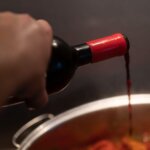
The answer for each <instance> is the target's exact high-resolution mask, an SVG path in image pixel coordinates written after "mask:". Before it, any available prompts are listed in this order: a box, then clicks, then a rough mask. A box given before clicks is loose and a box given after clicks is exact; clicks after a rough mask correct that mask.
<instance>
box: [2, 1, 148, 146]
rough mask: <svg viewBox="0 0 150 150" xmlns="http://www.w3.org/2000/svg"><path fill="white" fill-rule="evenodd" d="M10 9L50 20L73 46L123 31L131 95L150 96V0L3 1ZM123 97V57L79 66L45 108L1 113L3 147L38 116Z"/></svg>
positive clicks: (60, 34) (17, 109)
mask: <svg viewBox="0 0 150 150" xmlns="http://www.w3.org/2000/svg"><path fill="white" fill-rule="evenodd" d="M6 10H7V11H8V10H9V11H14V12H21V13H29V14H30V15H32V16H33V17H35V18H37V19H39V18H43V19H46V20H48V21H49V22H50V23H51V25H52V26H53V29H54V33H55V35H58V36H60V37H61V38H63V39H64V40H65V41H67V42H68V43H69V44H71V45H74V44H79V43H82V42H85V41H88V40H90V39H94V38H99V37H103V36H106V35H110V34H113V33H116V32H123V33H124V34H126V35H127V36H128V37H129V40H130V43H131V49H130V54H131V75H132V81H133V87H132V93H149V91H150V82H149V77H150V59H149V54H150V1H149V0H142V1H137V0H132V1H131V0H125V1H120V0H1V1H0V11H1V12H2V11H6ZM121 94H126V85H125V67H124V59H123V57H118V58H113V59H110V60H107V61H103V62H100V63H97V64H93V65H86V66H84V67H81V68H79V69H78V70H77V72H76V73H75V75H74V77H73V79H72V80H71V83H70V85H69V86H68V87H67V88H66V89H65V90H64V91H63V92H61V93H59V94H57V95H51V96H49V104H48V106H46V108H43V109H42V110H40V111H33V112H29V111H28V110H27V108H26V107H25V105H19V106H16V107H12V108H9V109H3V110H1V111H0V149H5V148H9V147H11V138H12V136H13V134H14V133H15V132H16V131H17V129H19V127H21V126H22V125H23V124H24V123H25V122H27V121H28V120H30V119H31V118H33V117H34V116H37V115H39V114H42V113H45V112H49V113H53V114H55V115H56V114H59V113H61V112H63V111H65V110H67V109H70V108H73V107H75V106H78V105H80V104H83V103H86V102H89V101H93V100H97V99H101V98H106V97H111V96H117V95H121Z"/></svg>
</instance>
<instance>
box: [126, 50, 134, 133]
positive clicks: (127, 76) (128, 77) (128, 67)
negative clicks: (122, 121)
mask: <svg viewBox="0 0 150 150" xmlns="http://www.w3.org/2000/svg"><path fill="white" fill-rule="evenodd" d="M124 58H125V67H126V84H127V95H128V101H129V103H128V113H129V135H132V132H133V127H132V117H133V114H132V105H131V86H132V83H131V78H130V55H129V52H127V53H126V54H125V56H124Z"/></svg>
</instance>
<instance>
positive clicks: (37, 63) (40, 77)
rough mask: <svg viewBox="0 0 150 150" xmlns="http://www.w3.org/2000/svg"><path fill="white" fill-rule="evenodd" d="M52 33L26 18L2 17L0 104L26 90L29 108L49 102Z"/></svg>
mask: <svg viewBox="0 0 150 150" xmlns="http://www.w3.org/2000/svg"><path fill="white" fill-rule="evenodd" d="M51 42H52V29H51V26H50V25H49V24H48V23H47V22H46V21H44V20H38V21H36V20H35V19H33V18H32V17H30V16H29V15H27V14H14V13H11V12H5V13H0V83H1V84H0V104H1V105H2V104H3V103H5V100H6V99H7V97H8V96H10V95H13V94H15V93H16V92H17V91H18V90H20V89H22V88H23V89H24V91H23V92H24V94H25V96H26V97H27V98H28V104H30V105H31V106H32V107H39V106H42V105H44V104H45V103H46V102H47V101H48V95H47V92H46V89H45V73H46V70H47V65H48V61H49V59H50V56H51Z"/></svg>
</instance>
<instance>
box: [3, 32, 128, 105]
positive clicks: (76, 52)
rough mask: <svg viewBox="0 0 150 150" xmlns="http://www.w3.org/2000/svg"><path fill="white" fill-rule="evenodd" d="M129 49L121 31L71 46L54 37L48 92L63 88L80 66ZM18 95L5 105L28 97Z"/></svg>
mask: <svg viewBox="0 0 150 150" xmlns="http://www.w3.org/2000/svg"><path fill="white" fill-rule="evenodd" d="M128 49H129V41H128V39H127V37H126V36H124V35H123V34H120V33H117V34H113V35H111V36H107V37H104V38H100V39H96V40H92V41H89V42H85V43H83V44H79V45H76V46H69V45H68V44H67V43H66V42H64V41H63V40H62V39H60V38H58V37H54V39H53V42H52V56H51V59H50V62H49V65H48V69H47V77H46V89H47V92H48V94H51V93H55V92H58V91H60V90H62V89H63V88H64V87H65V86H66V85H67V84H68V83H69V81H70V80H71V78H72V76H73V75H74V72H75V71H76V69H77V68H78V67H79V66H82V65H85V64H88V63H95V62H99V61H102V60H105V59H109V58H112V57H115V56H122V55H125V54H126V53H127V52H128ZM18 95H20V94H17V96H15V97H14V96H12V97H9V98H8V103H7V105H5V106H6V107H7V106H10V105H12V104H14V103H18V102H20V101H22V100H23V99H26V98H25V97H23V98H22V97H20V96H18ZM5 106H4V107H5Z"/></svg>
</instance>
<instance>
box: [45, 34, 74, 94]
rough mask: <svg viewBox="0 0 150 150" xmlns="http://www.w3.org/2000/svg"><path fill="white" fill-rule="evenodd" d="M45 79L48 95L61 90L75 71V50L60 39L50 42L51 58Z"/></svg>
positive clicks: (56, 38)
mask: <svg viewBox="0 0 150 150" xmlns="http://www.w3.org/2000/svg"><path fill="white" fill-rule="evenodd" d="M48 66H49V67H48V70H47V77H46V89H47V92H48V94H51V93H54V92H57V91H59V90H61V89H63V88H64V87H65V86H66V85H67V84H68V82H69V81H70V79H71V78H72V76H73V75H74V72H75V70H76V69H77V63H76V55H75V50H74V49H73V48H71V47H70V46H69V45H68V44H67V43H65V42H64V41H63V40H62V39H60V38H58V37H55V38H54V40H53V42H52V57H51V61H50V62H49V65H48Z"/></svg>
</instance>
